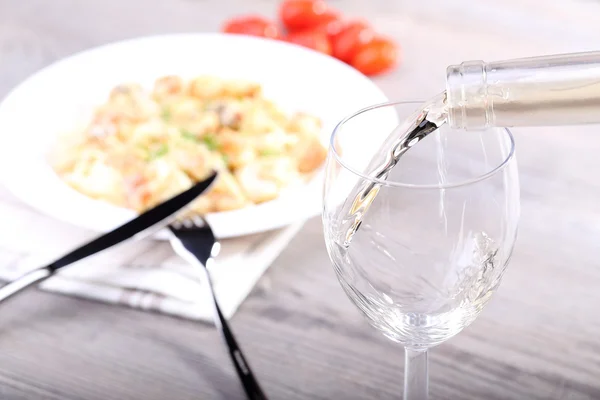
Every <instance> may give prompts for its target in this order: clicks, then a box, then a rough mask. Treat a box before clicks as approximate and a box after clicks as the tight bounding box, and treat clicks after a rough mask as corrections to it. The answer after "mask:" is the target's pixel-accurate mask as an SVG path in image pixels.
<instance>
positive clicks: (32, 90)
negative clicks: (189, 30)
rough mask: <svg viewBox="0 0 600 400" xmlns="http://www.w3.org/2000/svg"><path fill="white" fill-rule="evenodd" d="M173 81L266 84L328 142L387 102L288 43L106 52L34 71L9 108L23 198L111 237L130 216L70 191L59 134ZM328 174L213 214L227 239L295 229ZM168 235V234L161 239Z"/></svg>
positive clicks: (0, 123) (1, 121) (175, 44)
mask: <svg viewBox="0 0 600 400" xmlns="http://www.w3.org/2000/svg"><path fill="white" fill-rule="evenodd" d="M166 74H177V75H182V76H185V77H193V76H197V75H201V74H214V75H217V76H220V77H224V78H243V79H249V80H253V81H256V82H259V83H261V84H262V85H263V87H264V89H265V94H266V95H267V96H268V97H269V98H271V99H273V100H274V101H275V102H276V103H278V104H280V105H281V106H282V107H284V108H285V109H288V110H290V111H306V112H309V113H311V114H314V115H316V116H318V117H320V118H321V119H322V121H323V139H324V140H327V139H328V137H329V135H330V133H331V132H332V130H333V128H334V127H335V125H336V124H337V122H338V121H340V120H341V119H342V118H343V117H344V116H346V115H348V114H350V113H352V112H354V111H356V110H357V109H360V108H362V107H364V106H368V105H371V104H374V103H380V102H383V101H386V97H385V95H384V94H383V93H382V92H381V91H380V90H379V89H378V88H377V87H376V86H375V85H374V84H373V83H372V82H371V80H370V79H368V78H366V77H365V76H363V75H362V74H360V73H358V72H357V71H355V70H354V69H352V68H350V67H349V66H347V65H345V64H343V63H341V62H339V61H337V60H335V59H333V58H331V57H328V56H325V55H321V54H319V53H316V52H313V51H311V50H308V49H304V48H301V47H298V46H295V45H290V44H287V43H283V42H278V41H272V40H263V39H258V38H251V37H244V36H233V35H224V34H175V35H164V36H154V37H145V38H140V39H134V40H128V41H124V42H119V43H115V44H109V45H105V46H101V47H98V48H95V49H92V50H88V51H84V52H82V53H79V54H76V55H74V56H71V57H68V58H66V59H63V60H61V61H59V62H57V63H55V64H53V65H51V66H49V67H47V68H45V69H43V70H42V71H40V72H38V73H36V74H34V75H33V76H31V77H30V78H29V79H27V80H26V81H25V82H23V83H22V84H20V85H19V86H18V87H17V88H15V89H14V90H13V91H12V92H11V93H10V94H9V95H8V96H7V97H6V99H5V100H4V101H3V102H2V104H0V134H1V137H0V138H1V143H2V146H1V147H2V150H0V151H1V153H2V154H1V158H2V159H1V160H0V163H1V165H0V166H1V173H2V175H3V182H4V184H5V185H6V187H7V188H8V189H9V190H10V191H11V192H12V193H13V194H15V195H16V196H17V197H19V198H20V199H21V200H22V201H24V202H25V203H27V204H29V205H30V206H32V207H34V208H35V209H37V210H39V211H41V212H43V213H45V214H48V215H50V216H52V217H55V218H57V219H60V220H63V221H66V222H69V223H71V224H74V225H78V226H81V227H85V228H88V229H92V230H95V231H108V230H110V229H113V228H115V227H116V226H118V225H120V224H122V223H124V222H126V221H127V220H128V219H130V218H132V217H134V215H135V214H134V213H133V212H132V211H130V210H127V209H123V208H119V207H115V206H113V205H110V204H108V203H105V202H101V201H97V200H93V199H91V198H88V197H86V196H84V195H82V194H80V193H78V192H76V191H75V190H73V189H71V188H69V187H68V186H67V185H65V184H64V183H63V182H62V181H60V180H59V178H58V177H57V176H56V175H55V174H54V172H53V170H52V169H51V167H50V166H49V164H48V163H47V161H46V157H47V154H48V151H49V149H50V147H51V146H52V145H53V144H54V143H55V140H56V136H57V135H58V134H61V133H63V132H65V131H70V130H72V129H74V128H75V126H77V124H78V123H80V122H81V121H83V120H85V119H86V118H87V117H88V116H89V115H90V114H91V112H92V110H93V108H94V106H95V105H98V104H100V103H102V102H103V101H104V100H105V98H106V96H107V94H108V92H109V90H110V89H111V88H112V87H113V86H115V85H116V84H119V83H122V82H139V83H142V84H144V85H148V86H150V85H151V84H152V82H153V81H154V79H155V78H157V77H158V76H161V75H166ZM322 180H323V172H322V171H321V172H320V173H319V174H318V175H317V176H316V177H315V178H313V179H312V180H311V182H309V183H308V184H306V185H305V186H304V187H302V188H300V189H298V190H295V191H293V192H291V193H289V194H287V195H285V196H282V197H280V198H278V199H276V200H273V201H270V202H268V203H264V204H261V205H258V206H253V207H249V208H245V209H241V210H236V211H230V212H221V213H214V214H210V215H208V216H207V219H208V220H209V222H210V223H211V225H212V227H213V229H214V231H215V234H216V235H217V236H218V237H220V238H226V237H234V236H241V235H246V234H251V233H256V232H261V231H265V230H269V229H274V228H278V227H282V226H284V225H288V224H290V223H292V222H294V221H296V220H299V219H304V218H308V217H312V216H315V215H317V214H319V213H320V211H321V190H322V189H321V187H322ZM160 236H162V235H160Z"/></svg>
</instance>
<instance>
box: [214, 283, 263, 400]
mask: <svg viewBox="0 0 600 400" xmlns="http://www.w3.org/2000/svg"><path fill="white" fill-rule="evenodd" d="M207 275H208V273H207ZM208 279H210V277H209V278H208ZM209 284H210V285H211V287H212V283H209ZM211 290H212V289H211ZM213 304H214V307H215V314H216V316H217V318H216V319H215V322H217V323H218V324H219V325H220V328H221V329H220V331H221V333H222V335H223V338H224V339H225V342H227V347H228V349H229V355H230V356H231V361H232V362H233V366H234V367H235V371H236V372H237V374H238V376H239V377H240V380H241V381H242V385H243V386H244V391H245V392H246V396H248V398H249V399H251V400H267V396H265V394H264V393H263V391H262V389H261V388H260V386H259V384H258V381H257V380H256V378H255V377H254V374H253V373H252V370H251V369H250V367H249V365H248V363H247V362H246V358H245V357H244V354H243V353H242V350H241V349H240V347H239V345H238V344H237V341H236V340H235V337H234V336H233V333H232V332H231V330H230V329H229V324H228V323H227V321H226V320H225V317H224V316H223V313H222V312H221V308H220V307H219V304H218V303H217V299H216V298H215V297H214V296H213Z"/></svg>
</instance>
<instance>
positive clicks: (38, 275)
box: [0, 267, 52, 302]
mask: <svg viewBox="0 0 600 400" xmlns="http://www.w3.org/2000/svg"><path fill="white" fill-rule="evenodd" d="M50 275H52V269H51V268H49V267H42V268H37V269H34V270H33V271H29V272H28V273H26V274H24V275H21V276H20V277H18V278H17V279H15V280H14V281H12V282H9V283H7V284H6V285H4V286H2V287H1V288H0V302H1V301H4V300H6V299H8V298H9V297H10V296H12V295H13V294H15V293H18V292H20V291H21V290H23V289H26V288H28V287H29V286H31V285H33V284H34V283H37V282H40V281H42V280H44V279H46V278H48V277H50Z"/></svg>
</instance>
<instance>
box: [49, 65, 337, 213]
mask: <svg viewBox="0 0 600 400" xmlns="http://www.w3.org/2000/svg"><path fill="white" fill-rule="evenodd" d="M320 131H321V122H320V120H319V119H318V118H316V117H314V116H311V115H307V114H304V113H296V114H294V115H291V116H288V115H286V114H285V113H284V112H282V111H281V110H280V109H279V108H278V107H277V106H276V105H275V104H274V103H273V102H272V101H270V100H268V99H266V98H265V97H264V95H263V93H262V88H261V86H260V85H258V84H256V83H252V82H246V81H234V80H225V79H220V78H217V77H212V76H201V77H198V78H196V79H193V80H190V81H185V80H184V79H183V78H181V77H178V76H165V77H161V78H159V79H157V80H156V81H155V83H154V87H153V88H152V89H151V90H144V89H143V88H142V87H141V86H140V85H137V84H123V85H119V86H116V87H115V88H114V89H113V90H112V91H111V92H110V95H109V96H108V99H107V101H106V102H105V103H104V104H102V105H101V106H100V107H98V108H97V109H96V110H95V112H94V114H93V116H92V118H91V121H90V122H89V124H87V126H85V128H83V129H81V130H79V131H77V132H74V133H73V134H70V135H69V136H68V137H66V138H64V139H63V140H60V141H59V143H58V144H57V146H56V148H55V151H54V153H53V155H52V160H51V163H52V166H53V168H54V170H55V172H56V173H57V174H58V176H59V177H60V178H61V179H62V180H63V181H64V182H65V183H67V184H68V185H70V186H71V187H72V188H74V189H75V190H77V191H79V192H81V193H83V194H85V195H87V196H90V197H93V198H95V199H100V200H104V201H108V202H110V203H112V204H115V205H117V206H121V207H126V208H130V209H134V210H136V211H143V210H146V209H148V208H150V207H152V206H154V205H156V204H158V203H160V202H162V201H164V200H166V199H167V198H169V197H171V196H173V195H175V194H177V193H179V192H181V191H183V190H185V189H187V188H189V187H190V186H191V185H192V184H193V183H194V182H197V181H199V180H202V179H204V178H206V177H207V176H208V175H209V174H210V173H211V172H212V171H213V170H218V171H219V178H218V179H217V182H215V184H214V186H213V187H212V188H211V190H210V191H209V192H207V193H206V194H204V195H202V196H201V197H199V198H198V199H197V200H196V201H195V202H194V203H193V204H192V206H191V211H192V212H194V213H198V214H206V213H210V212H220V211H228V210H235V209H240V208H243V207H247V206H249V205H252V204H259V203H263V202H266V201H269V200H273V199H275V198H277V197H278V196H280V194H281V193H282V191H284V190H285V189H286V188H289V187H291V186H293V185H296V184H298V183H299V182H302V180H303V179H305V178H306V177H307V176H309V174H311V173H312V172H314V171H315V170H316V169H318V168H319V167H320V166H321V165H322V164H323V162H324V160H325V156H326V149H325V147H324V146H323V145H322V144H321V141H320V139H319V136H320Z"/></svg>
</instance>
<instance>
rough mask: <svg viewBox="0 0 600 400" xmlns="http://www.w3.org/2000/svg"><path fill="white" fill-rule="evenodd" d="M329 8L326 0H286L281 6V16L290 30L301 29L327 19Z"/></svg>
mask: <svg viewBox="0 0 600 400" xmlns="http://www.w3.org/2000/svg"><path fill="white" fill-rule="evenodd" d="M331 12H334V11H332V10H330V9H329V7H328V6H327V3H325V1H324V0H284V2H283V3H281V6H280V7H279V18H280V19H281V22H282V23H283V25H284V26H285V27H286V28H287V29H288V30H289V31H292V32H293V31H299V30H304V29H308V28H312V27H313V26H317V25H319V24H320V23H322V22H324V21H327V18H329V14H330V13H331Z"/></svg>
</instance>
